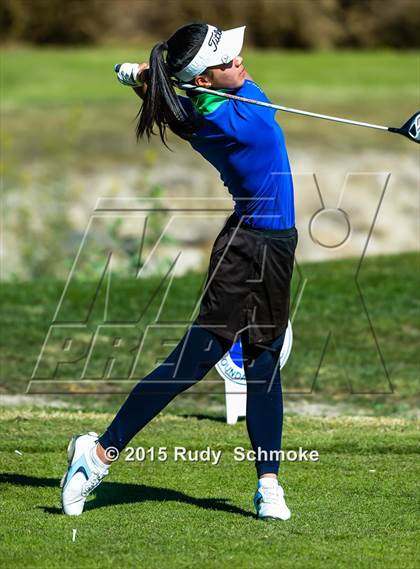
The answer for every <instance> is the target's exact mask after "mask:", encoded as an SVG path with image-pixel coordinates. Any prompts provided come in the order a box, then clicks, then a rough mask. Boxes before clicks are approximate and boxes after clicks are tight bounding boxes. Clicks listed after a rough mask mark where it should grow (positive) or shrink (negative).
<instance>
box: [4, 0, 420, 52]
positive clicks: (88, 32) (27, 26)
mask: <svg viewBox="0 0 420 569" xmlns="http://www.w3.org/2000/svg"><path fill="white" fill-rule="evenodd" d="M193 21H196V22H200V21H201V22H209V23H212V24H214V25H217V26H219V27H221V28H228V27H236V26H239V25H243V24H246V25H247V26H248V28H247V43H248V45H254V46H256V47H262V48H268V47H273V48H296V49H327V48H379V47H393V48H400V49H404V48H415V47H418V46H419V37H420V34H419V29H420V1H419V0H167V1H159V0H3V2H2V3H1V4H0V33H1V37H2V41H3V42H13V43H14V42H29V43H33V44H61V45H82V44H85V45H86V44H101V43H109V42H115V43H121V42H124V43H127V42H133V43H135V42H138V43H149V42H150V41H158V40H161V39H167V38H168V37H169V36H170V35H171V34H172V33H173V32H174V31H175V30H176V29H177V28H178V27H180V26H182V25H184V24H186V23H188V22H193Z"/></svg>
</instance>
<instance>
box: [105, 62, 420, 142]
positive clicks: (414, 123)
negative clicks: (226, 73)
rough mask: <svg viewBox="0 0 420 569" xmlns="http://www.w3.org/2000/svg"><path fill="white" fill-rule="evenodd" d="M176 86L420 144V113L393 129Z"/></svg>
mask: <svg viewBox="0 0 420 569" xmlns="http://www.w3.org/2000/svg"><path fill="white" fill-rule="evenodd" d="M120 66H121V64H120V63H118V64H116V65H115V66H114V71H115V72H116V73H118V71H119V69H120ZM174 85H175V86H176V87H178V88H179V89H183V90H184V91H187V90H191V89H193V90H194V91H195V92H197V93H210V94H212V95H215V94H217V95H219V96H220V97H225V98H226V99H234V100H236V101H242V102H244V103H250V104H252V105H258V106H260V107H267V108H269V109H276V110H278V111H284V112H286V113H294V114H297V115H305V116H308V117H314V118H317V119H324V120H327V121H334V122H339V123H344V124H352V125H355V126H364V127H367V128H375V129H377V130H387V131H388V132H395V133H396V134H401V135H402V136H405V137H406V138H408V139H409V140H412V141H414V142H417V143H420V111H417V112H416V113H414V115H413V116H411V117H410V118H409V119H408V120H407V121H406V122H405V123H404V124H403V125H402V126H401V127H399V128H398V127H391V126H382V125H378V124H371V123H367V122H361V121H353V120H350V119H343V118H340V117H332V116H329V115H322V114H319V113H311V112H309V111H302V110H300V109H293V108H291V107H283V106H281V105H274V104H273V103H265V102H264V101H256V100H254V99H248V98H247V97H239V96H238V95H232V94H230V93H222V92H221V91H216V90H214V89H206V88H204V87H195V86H194V85H190V84H188V83H181V82H176V81H174Z"/></svg>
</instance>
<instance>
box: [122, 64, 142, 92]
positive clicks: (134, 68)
mask: <svg viewBox="0 0 420 569" xmlns="http://www.w3.org/2000/svg"><path fill="white" fill-rule="evenodd" d="M139 71H140V65H139V64H138V63H122V64H121V67H120V68H119V70H118V73H117V78H118V81H119V82H120V83H122V84H123V85H127V86H128V87H141V85H143V82H142V81H140V79H139V78H138V74H139Z"/></svg>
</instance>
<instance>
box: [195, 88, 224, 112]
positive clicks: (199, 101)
mask: <svg viewBox="0 0 420 569" xmlns="http://www.w3.org/2000/svg"><path fill="white" fill-rule="evenodd" d="M218 90H219V91H223V92H226V91H229V89H218ZM191 101H192V104H193V105H194V108H195V110H196V111H197V113H198V114H200V115H208V114H209V113H212V112H213V111H215V110H216V109H218V108H219V107H220V105H222V104H223V103H226V102H227V101H228V99H225V98H224V97H219V95H213V94H210V93H200V94H199V95H196V96H194V97H191Z"/></svg>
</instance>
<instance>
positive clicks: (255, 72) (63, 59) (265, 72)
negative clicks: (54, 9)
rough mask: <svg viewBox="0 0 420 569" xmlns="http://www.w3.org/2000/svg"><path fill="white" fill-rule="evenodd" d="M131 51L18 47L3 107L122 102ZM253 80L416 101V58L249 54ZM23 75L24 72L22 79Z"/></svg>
mask: <svg viewBox="0 0 420 569" xmlns="http://www.w3.org/2000/svg"><path fill="white" fill-rule="evenodd" d="M148 53H149V52H148V51H147V50H145V49H139V50H138V51H135V50H133V49H132V48H127V49H109V48H89V49H86V48H83V49H66V50H64V49H20V50H6V51H3V65H2V79H3V91H4V92H3V105H4V108H6V109H7V108H13V107H14V108H20V109H24V110H25V109H27V105H36V106H39V107H49V106H50V105H56V106H59V105H63V104H64V105H68V104H85V103H92V104H96V103H101V102H114V101H118V100H119V101H121V102H123V101H124V100H125V99H126V94H127V92H128V91H129V90H127V89H122V88H121V86H120V84H119V83H118V82H117V81H116V80H115V77H114V71H113V65H114V63H118V62H121V61H139V62H140V61H146V60H147V59H148ZM243 56H244V63H245V65H246V67H247V68H248V71H249V72H250V74H251V75H252V77H253V78H254V79H255V80H256V81H257V82H260V83H261V85H263V86H264V88H265V89H267V91H269V92H278V93H280V92H283V93H287V94H292V93H296V94H297V95H298V96H299V95H302V89H304V91H305V92H306V93H308V94H312V95H314V94H316V93H318V94H321V93H322V96H323V97H326V98H327V99H328V98H334V97H336V96H337V97H338V98H343V97H345V98H349V99H350V98H352V97H354V96H355V95H356V96H359V97H363V99H365V100H366V99H375V98H377V97H383V96H384V95H386V96H392V97H394V98H397V97H403V96H407V95H408V96H412V97H416V96H418V92H419V85H418V81H419V70H418V57H419V55H418V52H410V51H408V52H407V51H373V52H369V51H367V52H360V51H358V52H352V51H337V52H315V53H308V52H293V51H292V52H284V51H271V50H268V51H256V50H245V51H244V53H243ZM22 69H25V73H22Z"/></svg>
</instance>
